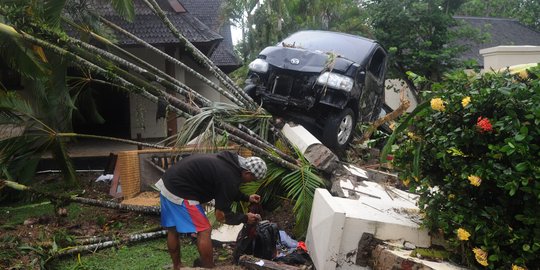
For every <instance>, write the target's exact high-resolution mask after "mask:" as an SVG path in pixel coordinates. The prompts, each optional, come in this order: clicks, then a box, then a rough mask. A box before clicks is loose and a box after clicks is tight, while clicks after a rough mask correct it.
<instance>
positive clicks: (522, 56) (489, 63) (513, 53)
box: [480, 46, 540, 71]
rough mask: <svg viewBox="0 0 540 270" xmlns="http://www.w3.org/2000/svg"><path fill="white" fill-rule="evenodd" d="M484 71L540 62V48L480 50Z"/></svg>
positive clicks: (504, 47) (500, 47)
mask: <svg viewBox="0 0 540 270" xmlns="http://www.w3.org/2000/svg"><path fill="white" fill-rule="evenodd" d="M480 54H481V55H482V56H483V57H484V70H485V71H489V70H491V69H493V70H499V69H501V68H506V67H508V66H513V65H519V64H527V63H538V62H540V46H497V47H491V48H486V49H482V50H480Z"/></svg>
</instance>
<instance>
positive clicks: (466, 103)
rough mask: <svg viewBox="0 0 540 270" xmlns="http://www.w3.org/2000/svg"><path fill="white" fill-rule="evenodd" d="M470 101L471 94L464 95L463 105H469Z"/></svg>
mask: <svg viewBox="0 0 540 270" xmlns="http://www.w3.org/2000/svg"><path fill="white" fill-rule="evenodd" d="M469 103H471V97H469V96H467V97H464V98H463V99H462V100H461V105H463V108H465V107H467V105H469Z"/></svg>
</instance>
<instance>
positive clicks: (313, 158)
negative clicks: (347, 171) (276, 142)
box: [281, 123, 339, 173]
mask: <svg viewBox="0 0 540 270" xmlns="http://www.w3.org/2000/svg"><path fill="white" fill-rule="evenodd" d="M281 132H282V133H283V135H284V136H285V137H286V138H287V139H288V140H289V141H290V142H291V144H293V145H294V146H296V147H297V148H298V150H300V152H301V153H302V154H303V155H304V157H305V158H306V159H307V160H308V161H309V163H310V164H311V165H313V166H314V167H315V168H317V169H319V170H322V171H325V172H328V173H330V172H332V171H333V170H334V169H335V167H336V166H337V164H338V162H339V158H338V157H337V156H336V155H335V154H334V153H333V152H332V151H331V150H330V149H328V147H326V146H324V145H323V144H322V143H321V142H320V141H319V140H318V139H317V138H315V136H313V134H311V133H310V132H309V131H308V130H307V129H305V128H304V127H303V126H301V125H295V124H290V123H286V124H285V125H284V126H283V129H282V130H281Z"/></svg>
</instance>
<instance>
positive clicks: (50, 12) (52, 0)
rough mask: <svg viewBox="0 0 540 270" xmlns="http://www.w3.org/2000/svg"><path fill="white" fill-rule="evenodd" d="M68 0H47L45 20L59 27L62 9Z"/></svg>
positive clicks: (45, 2)
mask: <svg viewBox="0 0 540 270" xmlns="http://www.w3.org/2000/svg"><path fill="white" fill-rule="evenodd" d="M66 1H67V0H45V1H44V3H43V5H44V10H45V13H44V15H45V21H46V22H47V23H48V24H49V25H51V26H53V27H59V26H60V18H61V17H60V15H61V14H62V10H63V9H64V6H65V5H66Z"/></svg>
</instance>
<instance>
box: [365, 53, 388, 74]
mask: <svg viewBox="0 0 540 270" xmlns="http://www.w3.org/2000/svg"><path fill="white" fill-rule="evenodd" d="M385 64H386V53H384V51H383V50H382V49H380V48H379V49H378V50H377V51H376V52H375V53H374V54H373V57H372V58H371V62H370V63H369V67H368V71H369V72H370V73H371V74H373V75H374V76H375V77H377V79H381V78H382V77H383V76H384V68H385V66H384V65H385Z"/></svg>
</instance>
